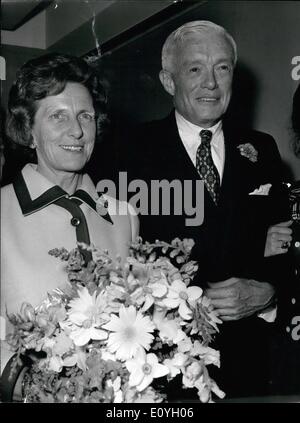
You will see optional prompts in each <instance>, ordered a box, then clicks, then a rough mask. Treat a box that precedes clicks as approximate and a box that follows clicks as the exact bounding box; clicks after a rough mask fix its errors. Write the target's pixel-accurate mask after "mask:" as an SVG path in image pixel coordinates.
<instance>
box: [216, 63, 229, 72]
mask: <svg viewBox="0 0 300 423" xmlns="http://www.w3.org/2000/svg"><path fill="white" fill-rule="evenodd" d="M217 69H218V70H219V71H221V72H230V71H231V66H229V65H227V64H223V65H220V66H218V68H217Z"/></svg>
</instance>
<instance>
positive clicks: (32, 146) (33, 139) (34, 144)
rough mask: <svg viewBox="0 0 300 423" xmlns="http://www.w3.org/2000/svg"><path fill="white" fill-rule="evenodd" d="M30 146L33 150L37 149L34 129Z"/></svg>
mask: <svg viewBox="0 0 300 423" xmlns="http://www.w3.org/2000/svg"><path fill="white" fill-rule="evenodd" d="M29 148H32V149H33V150H34V149H36V142H35V135H34V133H33V131H31V143H30V144H29Z"/></svg>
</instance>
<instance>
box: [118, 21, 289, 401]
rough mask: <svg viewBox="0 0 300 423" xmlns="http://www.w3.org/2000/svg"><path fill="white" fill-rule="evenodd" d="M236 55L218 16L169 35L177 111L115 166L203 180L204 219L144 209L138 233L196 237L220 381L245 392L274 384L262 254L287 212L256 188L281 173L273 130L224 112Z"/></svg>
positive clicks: (166, 80) (269, 287)
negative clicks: (214, 325) (248, 125)
mask: <svg viewBox="0 0 300 423" xmlns="http://www.w3.org/2000/svg"><path fill="white" fill-rule="evenodd" d="M236 61H237V48H236V44H235V41H234V40H233V38H232V37H231V36H230V35H229V34H228V32H227V31H226V30H225V29H224V28H222V27H220V26H218V25H216V24H214V23H212V22H208V21H195V22H189V23H187V24H185V25H183V26H181V27H180V28H178V29H177V30H176V31H174V32H173V33H171V34H170V36H169V37H168V38H167V40H166V42H165V43H164V46H163V49H162V70H161V72H160V74H159V77H160V81H161V83H162V85H163V87H164V89H165V90H166V91H167V92H168V93H169V94H170V95H171V96H172V97H173V103H174V108H175V110H173V111H172V112H171V114H170V115H169V116H167V117H166V118H165V119H162V120H159V121H153V122H150V123H146V124H143V125H141V126H140V127H139V128H138V129H137V130H136V132H135V134H130V140H129V142H128V143H123V146H124V150H123V148H122V146H121V147H120V150H119V170H126V171H127V172H128V177H129V178H130V179H142V180H144V181H146V182H147V183H149V184H150V183H151V181H153V180H167V181H174V180H179V181H181V182H182V183H183V182H184V181H186V180H191V181H196V180H199V179H201V180H203V181H204V184H205V192H204V221H203V223H202V224H201V225H198V226H192V225H190V226H189V225H187V224H186V217H187V216H186V215H185V214H184V213H182V214H181V215H178V214H176V213H174V214H172V213H171V215H168V216H166V215H163V213H160V214H158V215H151V214H145V213H144V214H143V213H141V215H140V219H141V236H142V237H143V238H144V239H145V240H155V239H161V240H171V239H173V238H175V237H181V238H184V237H185V238H193V239H194V241H195V246H194V249H193V256H194V257H193V258H195V259H196V260H197V261H198V262H199V275H198V278H197V282H198V283H199V284H200V285H201V286H203V287H204V288H205V289H206V295H207V296H208V297H210V298H211V302H212V304H213V306H214V308H215V309H216V310H217V311H218V314H219V316H220V318H221V319H222V320H223V322H224V323H223V325H221V327H220V335H219V336H218V337H217V347H218V348H220V350H221V370H220V373H219V374H217V375H216V379H217V381H218V382H219V384H220V387H221V388H222V389H224V390H225V391H227V394H229V395H234V396H241V395H250V394H264V393H266V392H267V391H268V375H267V374H266V371H267V348H268V345H267V343H266V340H267V337H268V334H269V331H270V328H271V327H272V324H271V323H269V322H267V321H266V320H268V321H270V320H274V314H275V313H274V311H275V310H276V307H275V306H274V302H275V298H276V282H278V281H277V279H278V273H277V275H276V272H274V266H273V265H272V264H273V263H271V261H270V260H271V259H264V258H263V255H264V253H263V252H264V246H265V239H266V233H267V228H268V226H269V225H270V224H274V223H276V222H277V221H280V217H281V216H272V214H273V208H272V206H271V199H270V197H269V196H267V195H264V196H261V195H255V194H260V193H261V192H262V191H264V190H263V189H262V188H260V187H261V186H263V187H264V188H266V191H265V192H263V193H264V194H267V191H268V187H270V185H272V184H274V183H275V182H278V181H280V178H281V172H282V165H281V159H280V155H279V152H278V149H277V146H276V143H275V141H274V140H273V138H272V137H271V136H269V135H267V134H264V133H260V132H257V131H251V130H244V129H243V130H241V129H237V127H238V122H236V124H237V125H236V127H232V126H231V127H229V126H228V125H227V124H226V120H225V119H223V118H224V115H225V112H226V110H227V108H228V105H229V102H230V98H231V89H232V80H233V72H234V68H235V65H236ZM194 194H195V191H194ZM249 194H254V195H249ZM267 260H268V261H267ZM276 276H277V278H276ZM180 395H181V394H180ZM180 395H179V396H180Z"/></svg>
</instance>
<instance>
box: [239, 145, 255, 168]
mask: <svg viewBox="0 0 300 423" xmlns="http://www.w3.org/2000/svg"><path fill="white" fill-rule="evenodd" d="M237 148H238V149H239V150H240V154H241V156H244V157H246V158H247V159H249V160H250V162H253V163H255V162H257V156H258V152H257V150H256V149H255V148H254V147H253V145H252V144H250V143H249V142H247V143H246V144H240V145H238V146H237Z"/></svg>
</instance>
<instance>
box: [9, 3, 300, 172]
mask: <svg viewBox="0 0 300 423" xmlns="http://www.w3.org/2000/svg"><path fill="white" fill-rule="evenodd" d="M144 1H145V0H144ZM146 1H147V0H146ZM190 3H191V4H192V5H193V6H194V7H193V8H192V9H191V10H188V11H186V12H183V13H182V14H180V16H178V17H175V18H172V19H169V20H168V21H165V22H162V23H161V24H157V25H156V26H155V27H154V28H152V29H151V30H148V31H146V32H144V33H142V34H141V35H140V36H138V37H136V38H134V39H129V40H127V41H125V43H124V44H123V45H121V47H119V48H116V49H114V50H113V51H111V52H109V53H106V54H105V55H104V56H103V57H102V59H101V60H100V61H99V67H100V68H101V71H103V72H104V73H105V75H106V77H107V80H108V81H109V85H110V108H111V115H112V123H113V125H115V126H120V125H123V123H125V122H126V123H136V122H141V121H146V120H152V119H158V118H160V117H163V116H165V115H166V114H167V113H168V112H169V111H170V110H171V108H172V99H171V97H170V96H169V95H168V94H167V93H165V92H164V90H163V88H162V86H161V84H160V81H159V79H158V72H159V70H160V52H161V47H162V44H163V42H164V40H165V39H166V37H167V36H168V34H169V33H170V32H171V31H173V30H174V29H176V28H177V27H178V26H180V25H182V24H183V23H185V22H188V21H191V20H198V19H207V20H212V21H214V22H216V23H218V24H220V25H223V26H224V27H225V28H227V29H228V31H229V32H230V33H231V34H232V35H233V37H234V38H235V40H236V42H237V45H238V52H239V65H238V68H237V69H236V75H235V84H234V97H233V101H232V107H231V110H232V113H231V115H232V116H233V118H234V119H236V121H237V122H241V121H243V122H244V123H245V124H246V125H248V126H252V127H253V128H255V129H258V130H261V131H264V132H268V133H270V134H271V135H273V136H274V138H275V139H276V142H277V144H278V147H279V150H280V153H281V155H282V158H283V160H284V162H285V163H286V165H287V170H288V171H289V172H290V173H291V175H292V176H293V177H294V178H295V179H300V159H297V158H296V157H295V156H294V155H293V153H292V150H291V146H290V143H291V137H292V133H291V131H290V113H291V104H292V96H293V93H294V91H295V89H296V87H297V85H298V81H294V80H293V79H292V76H291V72H292V69H293V65H292V64H291V61H292V58H293V57H294V56H300V2H299V1H268V2H266V1H207V2H202V1H198V2H190ZM74 13H76V11H75V10H74ZM119 19H122V16H120V17H119ZM99 42H100V44H101V40H99ZM78 49H80V47H78ZM78 51H79V50H78ZM45 52H46V51H43V50H36V49H28V48H20V47H13V46H2V49H1V55H3V56H4V57H5V59H6V63H7V80H6V81H3V82H2V101H1V103H2V105H3V106H4V108H5V107H6V102H7V95H8V90H9V88H10V86H11V83H12V81H13V79H14V77H15V72H16V70H17V69H18V67H19V66H20V65H21V64H22V63H23V62H24V61H26V60H28V59H29V58H31V57H33V56H36V55H39V54H42V53H45ZM237 105H238V106H237ZM299 118H300V117H299Z"/></svg>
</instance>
